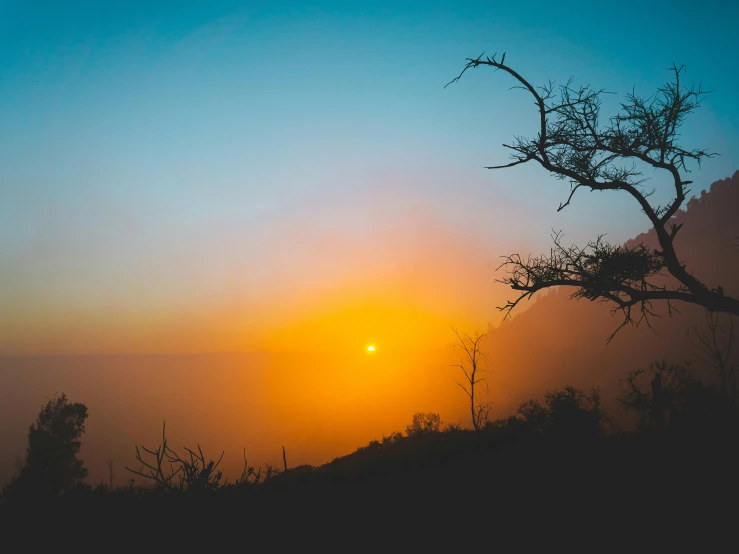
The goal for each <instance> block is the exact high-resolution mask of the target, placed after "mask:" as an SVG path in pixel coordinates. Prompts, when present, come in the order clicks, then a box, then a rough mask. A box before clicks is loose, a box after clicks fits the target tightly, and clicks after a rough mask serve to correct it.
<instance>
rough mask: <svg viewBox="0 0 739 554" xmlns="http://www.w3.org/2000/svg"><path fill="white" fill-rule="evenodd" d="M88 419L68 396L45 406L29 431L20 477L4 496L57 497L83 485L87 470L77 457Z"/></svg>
mask: <svg viewBox="0 0 739 554" xmlns="http://www.w3.org/2000/svg"><path fill="white" fill-rule="evenodd" d="M87 416H88V413H87V406H85V405H84V404H81V403H74V404H73V403H71V402H69V400H67V396H66V395H65V394H64V393H62V394H61V395H59V396H55V397H54V398H52V399H51V400H49V401H48V402H47V403H46V404H44V405H43V407H42V408H41V411H40V412H39V415H38V417H37V418H36V422H35V423H34V424H32V425H31V427H30V429H29V431H28V449H27V451H26V458H25V461H24V462H23V465H22V467H21V469H20V473H19V475H18V476H17V477H16V478H14V479H13V480H11V482H10V483H9V484H8V485H7V486H6V487H5V490H4V491H3V496H5V497H7V498H11V497H13V496H15V495H16V494H18V495H22V496H24V497H26V498H33V497H36V496H39V495H40V496H54V495H57V494H59V493H61V492H64V491H65V490H68V489H69V488H71V487H72V486H74V485H76V484H78V483H79V482H81V481H82V479H84V478H85V477H86V476H87V469H85V468H84V467H83V464H82V460H79V459H78V458H77V454H78V453H79V451H80V445H81V443H80V437H81V436H82V434H83V433H84V432H85V420H86V419H87Z"/></svg>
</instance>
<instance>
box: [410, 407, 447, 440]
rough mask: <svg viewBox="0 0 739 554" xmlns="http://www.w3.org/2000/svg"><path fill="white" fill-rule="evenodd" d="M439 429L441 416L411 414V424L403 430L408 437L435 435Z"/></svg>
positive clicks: (422, 413) (421, 413)
mask: <svg viewBox="0 0 739 554" xmlns="http://www.w3.org/2000/svg"><path fill="white" fill-rule="evenodd" d="M440 427H441V416H439V414H435V413H430V412H429V413H425V412H417V413H415V414H413V423H411V424H410V425H409V426H408V427H406V428H405V433H406V435H408V436H409V437H412V436H414V435H424V434H426V433H435V432H438V431H439V428H440Z"/></svg>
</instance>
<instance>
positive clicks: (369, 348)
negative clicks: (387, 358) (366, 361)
mask: <svg viewBox="0 0 739 554" xmlns="http://www.w3.org/2000/svg"><path fill="white" fill-rule="evenodd" d="M374 351H375V347H374V346H372V345H370V346H368V347H367V352H374Z"/></svg>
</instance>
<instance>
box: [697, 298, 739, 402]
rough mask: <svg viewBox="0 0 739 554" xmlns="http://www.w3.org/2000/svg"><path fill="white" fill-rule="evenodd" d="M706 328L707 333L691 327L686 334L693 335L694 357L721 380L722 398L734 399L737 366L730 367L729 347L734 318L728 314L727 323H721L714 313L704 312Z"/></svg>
mask: <svg viewBox="0 0 739 554" xmlns="http://www.w3.org/2000/svg"><path fill="white" fill-rule="evenodd" d="M706 327H707V328H708V332H702V331H699V330H698V329H697V328H696V327H691V328H690V329H688V332H690V331H692V332H693V333H695V337H696V340H697V342H696V341H693V346H695V347H696V350H697V352H696V357H697V358H698V359H699V360H700V361H702V362H703V363H704V364H706V365H707V366H709V367H711V368H713V369H714V370H715V371H716V373H717V374H718V376H719V378H720V379H721V388H722V391H723V393H724V396H726V397H727V398H730V399H732V400H733V399H734V398H735V397H736V393H737V387H736V373H737V371H739V365H737V364H733V365H730V361H731V347H732V345H733V342H734V318H733V317H732V315H731V314H728V323H721V321H720V316H719V314H718V313H716V312H709V311H706Z"/></svg>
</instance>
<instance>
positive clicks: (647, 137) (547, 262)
mask: <svg viewBox="0 0 739 554" xmlns="http://www.w3.org/2000/svg"><path fill="white" fill-rule="evenodd" d="M481 65H485V66H490V67H492V68H494V69H495V70H501V71H503V72H505V73H507V74H508V75H510V76H511V77H513V78H514V79H515V80H516V81H517V83H518V84H517V85H516V86H515V87H514V88H519V89H523V90H525V91H527V92H528V93H529V94H531V96H532V97H533V99H534V104H535V105H536V107H537V110H538V115H539V125H538V132H537V134H536V135H535V137H534V138H524V137H521V136H516V137H515V138H514V141H513V143H512V144H510V145H509V144H504V145H503V146H505V147H506V148H508V149H510V150H512V151H513V153H512V155H511V158H512V161H511V162H510V163H508V164H504V165H497V166H491V167H488V168H487V169H501V168H507V167H514V166H517V165H521V164H525V163H528V162H532V161H533V162H535V163H538V164H539V165H540V166H542V167H543V168H544V169H546V170H547V171H549V172H550V173H551V174H552V175H554V177H556V178H557V179H562V180H566V181H568V182H569V183H570V192H569V195H568V197H567V199H566V200H565V201H564V202H562V203H561V204H560V205H559V208H558V211H559V210H562V209H563V208H565V207H566V206H567V205H569V203H570V201H571V200H572V197H573V196H574V194H575V193H576V192H577V191H578V190H579V189H586V190H588V189H589V190H591V191H605V190H614V191H623V192H624V193H626V194H629V195H630V196H631V197H632V198H633V199H634V200H636V202H637V204H638V205H639V207H640V208H641V211H643V212H644V214H645V215H646V216H647V218H648V219H649V221H650V223H651V225H652V227H653V228H654V230H655V232H656V234H657V240H658V241H659V248H657V249H652V248H650V247H648V246H646V245H644V244H640V245H638V246H635V247H627V246H613V245H610V244H607V243H606V242H605V241H604V240H603V238H602V236H601V237H599V238H598V239H597V240H595V241H593V242H590V243H588V244H587V245H586V246H585V247H584V248H581V247H577V246H565V245H563V244H562V242H561V237H562V235H561V234H560V233H555V235H554V246H553V247H552V249H551V252H550V253H549V255H542V256H540V257H530V256H529V257H528V258H524V257H522V256H520V255H519V254H512V255H510V256H504V257H503V259H504V261H503V263H502V265H501V268H503V269H505V271H506V273H507V276H506V277H504V278H503V279H500V280H499V282H502V283H504V284H507V285H509V286H510V287H511V288H512V289H513V290H515V291H518V292H519V293H520V294H519V296H518V297H517V298H516V299H515V300H512V301H509V302H508V303H507V304H506V305H505V306H502V307H500V308H499V309H500V310H501V311H503V312H505V317H508V316H509V315H510V314H511V311H512V310H513V309H514V308H515V307H516V306H517V305H518V303H519V302H520V301H521V300H523V299H525V298H530V297H531V296H532V295H534V294H535V293H536V292H538V291H540V290H542V289H547V288H550V287H556V286H568V287H574V288H575V289H576V290H575V292H574V294H573V295H572V296H573V297H574V298H587V299H589V300H593V301H594V300H598V301H602V302H609V303H611V304H612V305H614V308H613V311H614V313H615V312H618V311H620V312H621V313H622V315H623V322H622V324H621V325H620V326H619V327H618V328H617V329H616V331H614V333H613V334H612V335H611V336H610V337H609V339H608V340H609V341H610V340H611V339H612V338H613V336H615V334H616V333H617V332H618V330H619V329H621V328H622V327H623V326H625V325H628V324H635V325H639V323H641V322H642V321H644V322H646V324H647V325H649V316H651V315H654V312H653V311H652V303H653V302H655V301H660V302H666V303H667V308H668V312H669V313H671V312H672V309H673V306H672V303H673V302H676V301H679V302H688V303H690V304H697V305H699V306H703V307H705V308H706V309H708V310H710V311H713V312H728V313H732V314H735V315H739V300H738V299H736V298H733V297H731V296H728V295H725V294H724V290H723V288H722V287H717V288H715V289H709V288H708V287H707V286H706V285H705V284H704V283H703V282H702V281H701V280H700V279H699V278H698V277H696V276H694V275H693V274H692V272H690V271H688V269H687V268H686V266H685V263H684V262H683V261H682V260H681V259H680V257H679V256H678V254H677V252H676V251H675V247H674V241H675V237H676V235H677V233H678V232H679V231H680V227H681V226H682V224H681V225H677V224H675V223H674V221H673V219H672V218H673V217H674V216H675V215H676V214H677V212H678V209H679V208H680V207H681V206H682V205H683V203H684V202H685V199H686V195H687V194H688V193H689V192H690V191H689V189H688V188H687V186H688V185H689V184H690V183H692V181H689V180H686V179H685V178H684V177H683V176H682V173H688V172H689V170H688V169H687V167H686V163H688V162H696V163H697V164H698V166H700V163H701V161H702V160H703V159H705V158H710V157H712V156H714V154H713V153H711V152H708V151H707V150H701V149H694V150H686V149H684V148H682V147H681V146H679V145H678V143H677V142H678V139H679V137H680V127H681V125H682V123H683V120H684V119H685V117H687V116H688V115H689V114H690V113H691V112H693V110H695V109H696V108H697V107H699V106H700V103H701V101H702V99H703V97H704V95H705V94H706V92H705V91H703V90H702V89H701V87H700V86H699V87H698V88H696V87H695V86H691V87H690V88H686V87H684V86H683V84H682V82H681V77H682V76H683V72H684V70H685V67H684V66H681V67H677V66H675V65H673V66H672V68H671V71H672V73H673V79H672V80H671V81H670V82H668V83H667V84H666V85H664V86H663V87H661V88H659V89H658V90H657V93H656V94H655V95H653V96H650V97H648V98H646V97H641V96H637V95H636V94H635V93H633V92H632V93H631V94H629V95H627V100H626V102H622V103H621V110H620V112H619V113H617V114H616V115H615V116H613V117H610V118H608V119H607V120H606V121H603V118H601V98H602V95H603V94H605V91H604V90H596V89H592V88H590V86H584V87H575V86H574V85H573V81H572V79H570V80H569V81H567V82H566V83H565V84H564V85H561V86H555V84H554V83H553V82H552V81H549V83H548V84H547V85H545V86H542V87H534V86H533V85H532V84H531V83H530V82H529V81H528V80H527V79H525V78H524V77H522V76H521V75H520V74H519V73H518V72H516V71H515V70H513V69H512V68H511V67H510V66H508V65H506V64H505V54H503V56H502V57H501V58H500V61H498V60H497V59H496V56H495V55H494V56H492V57H484V55H482V54H481V55H480V56H479V57H477V58H475V59H472V58H468V59H467V64H466V65H465V67H464V69H463V70H462V72H461V73H460V74H459V75H458V76H457V77H456V78H454V79H453V80H452V81H451V82H450V83H447V86H448V85H449V84H451V83H454V82H457V81H459V79H460V78H461V77H462V75H463V74H464V73H465V72H466V71H467V70H468V69H470V68H477V67H478V66H481ZM639 167H641V168H642V169H645V168H646V169H650V170H655V171H660V172H661V173H662V174H664V175H666V176H668V178H669V181H670V183H671V185H670V187H671V190H672V193H671V198H670V200H669V202H668V203H667V204H666V205H664V206H661V205H655V204H653V203H652V202H650V200H649V198H650V196H651V195H652V193H653V192H654V190H651V191H649V190H646V189H645V188H644V187H643V185H644V182H645V181H646V180H647V179H646V178H645V177H644V176H643V171H642V170H641V169H639ZM632 308H636V312H637V313H636V314H632Z"/></svg>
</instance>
